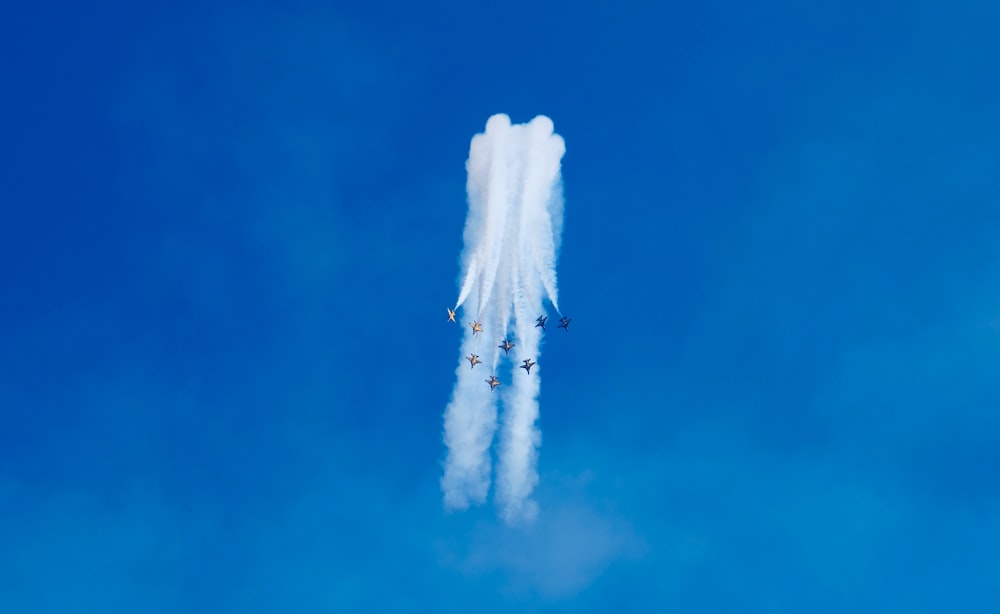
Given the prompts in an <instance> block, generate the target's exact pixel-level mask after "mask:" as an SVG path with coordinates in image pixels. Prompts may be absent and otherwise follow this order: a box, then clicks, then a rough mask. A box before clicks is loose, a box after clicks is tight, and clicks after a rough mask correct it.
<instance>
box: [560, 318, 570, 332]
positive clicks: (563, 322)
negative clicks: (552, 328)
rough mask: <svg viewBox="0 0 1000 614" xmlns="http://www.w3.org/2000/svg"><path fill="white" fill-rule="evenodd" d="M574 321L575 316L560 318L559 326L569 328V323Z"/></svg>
mask: <svg viewBox="0 0 1000 614" xmlns="http://www.w3.org/2000/svg"><path fill="white" fill-rule="evenodd" d="M572 321H573V318H559V328H565V329H566V330H569V323H570V322H572Z"/></svg>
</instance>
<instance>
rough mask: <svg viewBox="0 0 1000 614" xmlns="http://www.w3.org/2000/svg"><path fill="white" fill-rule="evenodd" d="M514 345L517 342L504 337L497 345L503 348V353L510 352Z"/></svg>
mask: <svg viewBox="0 0 1000 614" xmlns="http://www.w3.org/2000/svg"><path fill="white" fill-rule="evenodd" d="M515 345H517V344H515V343H511V342H510V339H504V340H503V342H502V343H501V344H500V345H499V346H497V347H499V348H500V349H501V350H503V353H504V354H510V348H512V347H514V346H515Z"/></svg>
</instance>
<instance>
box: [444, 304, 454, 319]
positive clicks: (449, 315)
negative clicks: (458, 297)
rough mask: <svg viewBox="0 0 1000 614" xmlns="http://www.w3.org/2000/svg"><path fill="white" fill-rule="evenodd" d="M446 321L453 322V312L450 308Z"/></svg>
mask: <svg viewBox="0 0 1000 614" xmlns="http://www.w3.org/2000/svg"><path fill="white" fill-rule="evenodd" d="M445 309H448V308H447V307H445ZM448 321H449V322H454V321H455V312H454V311H452V310H451V309H448Z"/></svg>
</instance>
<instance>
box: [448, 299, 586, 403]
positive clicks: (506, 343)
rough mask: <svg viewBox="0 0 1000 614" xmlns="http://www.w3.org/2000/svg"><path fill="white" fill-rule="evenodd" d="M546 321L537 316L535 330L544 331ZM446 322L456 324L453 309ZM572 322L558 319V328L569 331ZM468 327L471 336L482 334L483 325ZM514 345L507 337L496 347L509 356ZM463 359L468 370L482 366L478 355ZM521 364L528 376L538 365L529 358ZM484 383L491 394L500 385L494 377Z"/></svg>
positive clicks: (475, 324)
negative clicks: (467, 363)
mask: <svg viewBox="0 0 1000 614" xmlns="http://www.w3.org/2000/svg"><path fill="white" fill-rule="evenodd" d="M548 319H549V317H548V316H546V315H541V316H538V319H536V320H535V328H541V329H542V330H545V323H546V322H547V321H548ZM448 321H449V322H456V320H455V310H454V309H448ZM572 321H573V318H567V317H565V316H564V317H560V318H559V328H563V329H566V331H569V323H570V322H572ZM456 323H457V322H456ZM469 326H471V327H472V334H474V335H478V334H480V333H481V332H483V325H482V323H481V322H479V321H473V322H469ZM516 345H517V344H516V343H514V342H513V340H512V339H511V338H510V337H509V336H508V337H504V338H503V339H501V340H500V345H499V346H497V347H499V348H500V349H501V350H503V351H504V354H505V355H509V354H510V351H511V349H513V348H514V347H515V346H516ZM465 359H466V360H468V361H469V368H470V369H475V368H476V365H481V364H483V361H481V360H479V355H478V354H469V355H468V356H466V357H465ZM521 362H522V363H524V364H522V365H520V368H522V369H524V371H525V373H527V374H528V375H531V367H534V366H535V365H537V364H538V363H537V362H533V361H532V360H531V359H530V358H526V359H524V360H522V361H521ZM485 381H486V383H487V384H489V386H490V392H492V391H493V390H495V389H496V387H497V386H499V385H500V384H501V383H502V382H501V381H500V380H499V379H497V376H496V375H491V376H490V377H489V378H488V379H486V380H485Z"/></svg>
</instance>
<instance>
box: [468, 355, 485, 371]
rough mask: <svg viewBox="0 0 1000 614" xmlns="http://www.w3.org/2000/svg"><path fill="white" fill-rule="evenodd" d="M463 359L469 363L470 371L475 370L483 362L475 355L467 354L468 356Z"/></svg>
mask: <svg viewBox="0 0 1000 614" xmlns="http://www.w3.org/2000/svg"><path fill="white" fill-rule="evenodd" d="M465 359H466V360H468V361H469V364H470V365H471V366H470V367H469V368H470V369H475V368H476V365H481V364H483V361H481V360H479V356H477V355H476V354H469V355H468V356H466V357H465Z"/></svg>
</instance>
